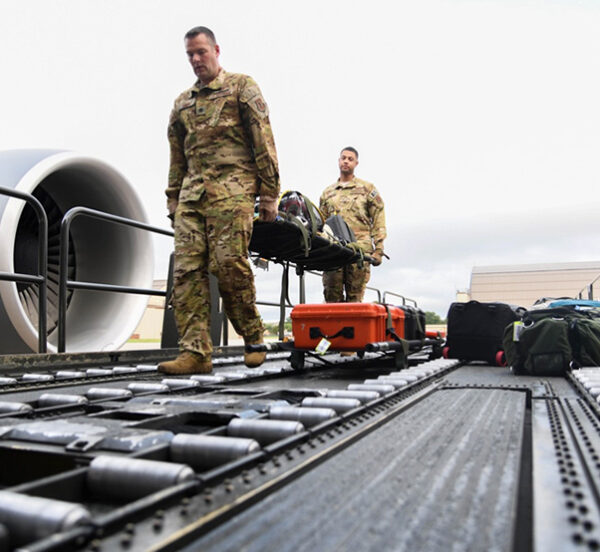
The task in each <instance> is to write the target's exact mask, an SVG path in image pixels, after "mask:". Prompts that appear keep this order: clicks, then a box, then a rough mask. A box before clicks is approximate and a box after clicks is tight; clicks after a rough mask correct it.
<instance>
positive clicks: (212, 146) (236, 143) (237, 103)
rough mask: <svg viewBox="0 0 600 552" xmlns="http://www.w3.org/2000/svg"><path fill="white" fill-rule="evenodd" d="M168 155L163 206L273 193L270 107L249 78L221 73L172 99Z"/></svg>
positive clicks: (274, 168)
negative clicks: (168, 161) (166, 185)
mask: <svg viewBox="0 0 600 552" xmlns="http://www.w3.org/2000/svg"><path fill="white" fill-rule="evenodd" d="M168 137H169V145H170V150H171V160H170V167H169V185H168V188H167V189H166V191H165V193H166V195H167V208H168V210H169V215H170V216H172V215H173V213H174V211H175V208H176V207H177V203H178V202H179V201H181V202H186V201H196V200H198V199H200V197H201V196H202V195H203V194H204V193H206V196H207V199H208V201H209V202H210V203H213V202H215V201H220V200H222V199H228V198H231V197H238V198H239V197H241V196H252V195H254V196H256V195H262V196H263V197H271V198H277V196H278V194H279V170H278V166H277V153H276V151H275V143H274V140H273V133H272V131H271V125H270V122H269V111H268V108H267V104H266V103H265V101H264V99H263V97H262V94H261V92H260V89H259V88H258V85H257V84H256V83H255V82H254V80H253V79H252V78H251V77H248V76H247V75H240V74H236V73H227V72H226V71H225V70H223V69H221V71H220V72H219V74H218V75H217V76H216V77H215V78H214V79H213V80H212V81H211V82H210V83H208V84H207V85H205V86H203V85H201V84H200V82H196V84H195V85H194V86H192V87H191V88H190V89H188V90H186V91H185V92H183V94H181V95H179V97H178V98H177V99H176V100H175V105H174V107H173V110H172V111H171V117H170V120H169V129H168Z"/></svg>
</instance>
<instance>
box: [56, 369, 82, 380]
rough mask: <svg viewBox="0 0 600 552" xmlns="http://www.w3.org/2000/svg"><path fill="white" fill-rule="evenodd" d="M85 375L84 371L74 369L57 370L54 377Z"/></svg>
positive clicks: (80, 376) (69, 377) (66, 377)
mask: <svg viewBox="0 0 600 552" xmlns="http://www.w3.org/2000/svg"><path fill="white" fill-rule="evenodd" d="M85 376H86V374H85V372H79V371H75V370H59V371H58V372H56V379H71V378H85Z"/></svg>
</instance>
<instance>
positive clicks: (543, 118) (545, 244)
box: [0, 0, 600, 316]
mask: <svg viewBox="0 0 600 552" xmlns="http://www.w3.org/2000/svg"><path fill="white" fill-rule="evenodd" d="M195 25H205V26H208V27H210V28H212V29H213V31H214V32H215V34H216V35H217V40H218V42H219V44H220V46H221V64H222V65H223V67H224V68H226V69H227V70H228V71H232V72H241V73H247V74H250V75H252V76H253V77H254V78H255V79H256V81H257V82H258V83H259V85H260V87H261V89H262V91H263V94H264V96H265V99H266V100H267V103H268V104H269V108H270V111H271V122H272V125H273V131H274V134H275V140H276V144H277V150H278V155H279V164H280V173H281V181H282V188H283V189H296V190H300V191H302V192H304V193H305V194H307V195H308V196H309V197H311V198H312V199H313V200H314V201H315V202H317V201H318V198H319V195H320V193H321V191H322V189H323V188H324V187H325V186H326V185H328V184H330V183H331V182H333V181H334V180H335V179H336V178H337V176H338V170H337V157H338V153H339V150H340V149H341V148H342V147H343V146H346V145H353V146H355V147H356V148H357V149H358V150H359V152H360V165H359V166H358V169H357V171H356V172H357V175H358V176H359V177H361V178H364V179H366V180H369V181H371V182H373V183H374V184H375V185H376V186H377V187H378V189H379V191H380V193H381V195H382V196H383V198H384V200H385V203H386V215H387V221H388V239H387V241H386V251H387V253H388V254H389V255H390V257H391V260H390V261H386V262H384V264H383V265H382V266H381V267H378V268H375V269H374V270H373V276H372V284H373V285H374V286H376V287H379V288H381V289H386V290H390V291H395V292H397V293H400V294H402V295H406V296H409V297H412V298H414V299H416V300H417V301H418V302H419V305H420V306H421V307H422V308H423V309H424V310H433V311H436V312H438V313H439V314H441V315H444V316H445V314H446V312H447V309H448V306H449V304H450V303H451V302H452V301H453V300H454V297H455V292H456V290H457V289H465V288H468V286H469V280H470V273H471V269H472V267H473V266H481V265H493V264H513V263H537V262H544V263H552V262H568V261H595V260H598V259H600V254H599V253H598V252H597V250H596V248H597V247H598V241H599V240H598V237H599V236H600V216H599V215H598V210H599V209H598V203H599V201H598V200H597V199H596V196H597V194H598V189H599V186H598V183H599V182H600V156H599V145H600V31H599V29H600V3H599V2H597V1H593V0H589V1H583V0H580V1H577V0H529V1H525V0H501V1H492V0H471V1H467V0H412V1H407V0H396V1H395V2H389V1H386V2H384V1H378V0H371V1H369V2H365V1H362V2H358V1H352V0H345V1H335V0H327V1H323V0H320V1H314V0H304V1H303V2H297V3H293V2H282V1H281V0H272V1H271V0H269V1H266V0H255V1H254V2H248V1H240V0H227V1H222V2H219V1H217V0H213V1H202V0H191V1H187V0H185V1H183V0H177V1H176V0H164V1H163V0H143V1H141V0H121V1H117V0H102V1H100V0H1V1H0V46H1V49H2V55H0V75H1V79H2V80H1V82H2V86H1V88H0V98H1V100H2V101H0V122H1V131H0V150H4V149H14V148H31V147H50V148H64V149H69V150H74V151H77V152H80V153H84V154H90V155H94V156H97V157H100V158H101V159H103V160H104V161H106V162H108V163H109V164H111V165H113V166H114V167H115V168H117V169H118V170H119V171H121V172H122V173H123V174H124V175H125V176H126V177H127V178H128V179H129V180H130V181H131V183H132V184H133V186H134V187H135V188H136V189H137V190H138V192H139V193H140V196H141V198H142V201H143V203H144V205H145V207H146V210H147V213H148V219H149V221H150V222H151V223H153V224H156V225H161V226H165V227H167V226H168V221H167V219H166V218H165V213H166V211H165V202H164V195H163V190H164V188H165V183H166V176H167V170H168V147H167V140H166V125H167V120H168V115H169V111H170V109H171V106H172V104H173V100H174V98H175V97H176V96H177V95H178V94H179V93H180V92H181V91H183V90H184V89H186V88H187V87H189V86H191V85H192V84H193V82H194V80H195V77H194V75H193V72H192V70H191V68H190V66H189V65H188V62H187V59H186V56H185V54H184V48H183V38H182V37H183V35H184V33H185V32H186V31H187V30H188V29H189V28H191V27H193V26H195ZM169 249H170V244H169V243H167V242H166V241H165V240H164V239H163V241H161V242H159V243H158V246H157V257H158V258H157V265H158V269H157V277H164V275H165V266H166V265H165V262H164V259H165V258H166V257H167V255H168V252H169ZM278 278H279V269H278V268H273V267H272V268H271V270H270V271H269V272H268V273H263V272H258V273H257V282H258V288H259V295H260V296H261V297H263V298H265V299H272V298H273V297H276V296H277V293H274V291H273V290H274V289H275V288H276V287H277V286H276V285H273V282H274V281H275V282H276V281H277V280H278ZM575 291H577V290H574V292H575ZM309 301H314V302H317V301H321V296H320V286H319V285H318V282H316V281H313V284H312V285H311V286H309Z"/></svg>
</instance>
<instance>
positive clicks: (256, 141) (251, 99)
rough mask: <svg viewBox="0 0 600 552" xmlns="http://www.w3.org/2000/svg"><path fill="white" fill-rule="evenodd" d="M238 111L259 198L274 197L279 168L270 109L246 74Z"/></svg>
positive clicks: (277, 183)
mask: <svg viewBox="0 0 600 552" xmlns="http://www.w3.org/2000/svg"><path fill="white" fill-rule="evenodd" d="M240 113H241V116H242V122H243V125H244V129H245V131H246V133H247V136H248V138H249V139H250V142H251V145H252V149H253V153H254V160H255V162H256V166H257V168H258V177H259V179H260V186H259V194H260V196H261V197H266V198H273V199H277V197H278V196H279V167H278V163H277V151H276V150H275V140H274V139H273V131H272V130H271V123H270V121H269V109H268V107H267V104H266V102H265V100H264V99H263V97H262V94H261V92H260V89H259V87H258V85H257V84H256V83H255V82H254V80H253V79H251V78H250V77H246V80H245V81H244V82H243V83H242V84H241V87H240Z"/></svg>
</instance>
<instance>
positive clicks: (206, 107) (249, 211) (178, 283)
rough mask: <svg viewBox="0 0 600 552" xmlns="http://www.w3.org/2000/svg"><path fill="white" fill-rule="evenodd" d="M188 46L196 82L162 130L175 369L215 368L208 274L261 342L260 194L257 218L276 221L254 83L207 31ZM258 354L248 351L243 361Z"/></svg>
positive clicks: (240, 323) (273, 161)
mask: <svg viewBox="0 0 600 552" xmlns="http://www.w3.org/2000/svg"><path fill="white" fill-rule="evenodd" d="M185 47H186V52H187V55H188V58H189V61H190V63H191V65H192V67H193V69H194V72H195V74H196V76H197V77H198V80H197V82H196V84H195V85H194V86H192V87H191V88H190V89H188V90H186V91H185V92H184V93H183V94H181V95H180V96H179V97H178V98H177V99H176V100H175V105H174V107H173V110H172V112H171V117H170V120H169V129H168V136H169V144H170V151H171V161H170V170H169V185H168V188H167V189H166V195H167V207H168V211H169V217H170V218H171V219H172V220H173V221H174V229H175V268H174V289H173V306H174V309H175V320H176V323H177V329H178V331H179V336H180V341H179V346H180V350H181V354H180V355H179V356H178V357H177V358H176V359H175V360H173V361H169V362H163V363H161V364H160V365H159V369H160V370H161V371H163V372H166V373H171V374H190V373H205V372H210V371H211V370H212V364H211V353H212V342H211V337H210V292H209V283H208V273H209V272H210V273H212V274H214V275H215V276H216V277H217V279H218V282H219V291H220V294H221V297H222V299H223V305H224V307H225V312H226V313H227V316H228V317H229V319H230V320H231V322H232V324H233V327H234V328H235V330H236V332H238V333H239V334H240V335H242V336H243V337H244V342H245V343H246V344H253V343H262V337H263V324H262V320H261V318H260V315H259V313H258V310H257V309H256V291H255V287H254V275H253V273H252V270H251V268H250V263H249V261H248V244H249V241H250V237H251V234H252V220H253V214H254V204H255V199H256V197H257V196H260V202H259V216H260V217H261V219H263V220H265V221H273V220H275V217H276V216H277V196H278V194H279V171H278V166H277V154H276V151H275V143H274V141H273V134H272V132H271V125H270V123H269V113H268V109H267V104H266V103H265V101H264V99H263V97H262V94H261V92H260V89H259V88H258V85H257V84H256V83H255V82H254V80H252V78H250V77H248V76H246V75H240V74H234V73H228V72H226V71H225V70H223V69H222V68H221V66H220V64H219V59H218V57H219V53H220V49H219V46H218V44H217V43H216V40H215V37H214V34H213V33H212V31H210V29H207V28H206V27H194V28H193V29H191V30H190V31H189V32H188V33H187V34H186V35H185ZM264 358H265V353H246V354H245V362H246V365H248V366H258V365H260V364H261V363H262V362H263V361H264Z"/></svg>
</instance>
